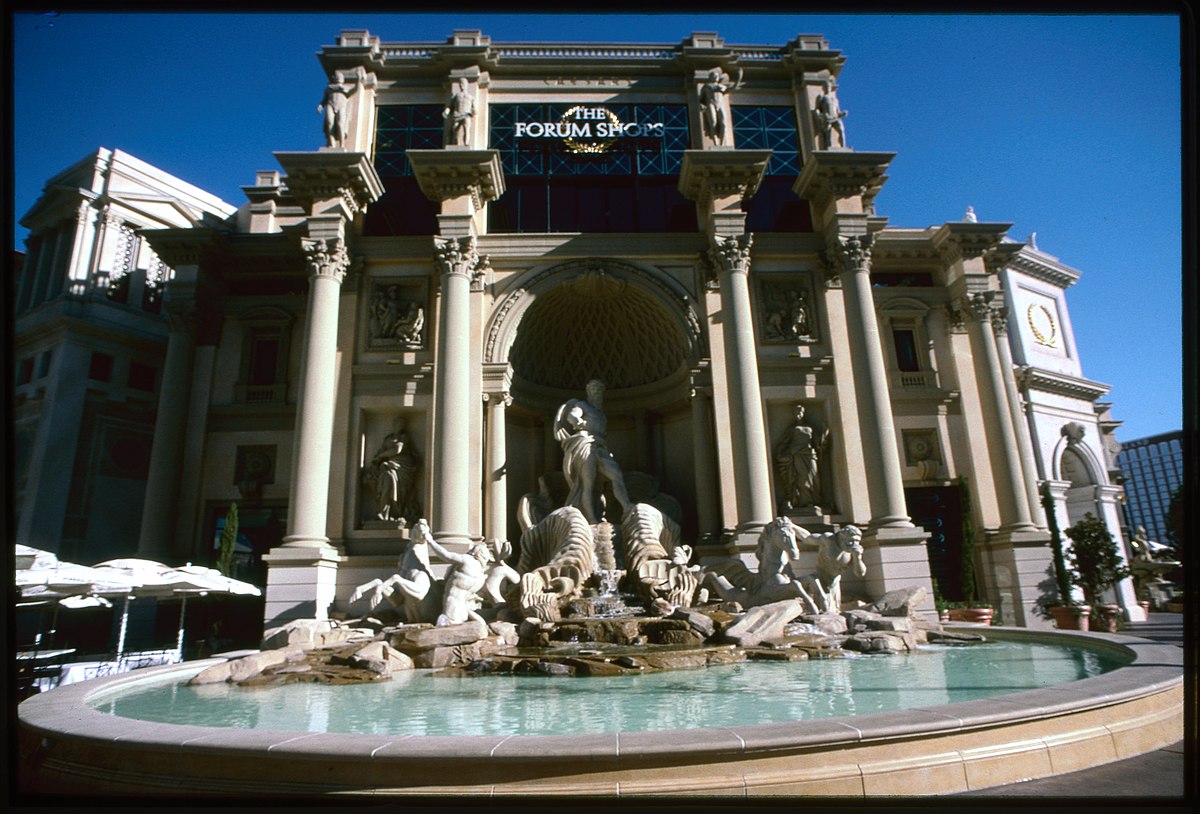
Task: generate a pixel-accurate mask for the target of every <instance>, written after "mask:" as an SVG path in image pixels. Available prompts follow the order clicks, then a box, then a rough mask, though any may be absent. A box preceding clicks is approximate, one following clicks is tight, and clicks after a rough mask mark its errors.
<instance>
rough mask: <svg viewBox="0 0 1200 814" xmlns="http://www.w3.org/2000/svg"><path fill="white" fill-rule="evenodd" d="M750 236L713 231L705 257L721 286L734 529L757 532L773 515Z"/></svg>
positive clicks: (751, 239)
mask: <svg viewBox="0 0 1200 814" xmlns="http://www.w3.org/2000/svg"><path fill="white" fill-rule="evenodd" d="M752 243H753V236H752V235H749V234H741V235H714V237H713V239H712V247H711V248H710V249H709V257H710V258H711V260H712V262H713V264H714V265H715V266H716V267H717V269H718V273H719V279H720V286H721V289H720V290H721V312H722V313H723V314H724V317H725V320H724V326H723V329H722V331H721V336H722V342H723V344H724V348H725V379H726V389H727V394H728V397H729V423H730V439H729V440H730V448H731V449H732V451H733V467H734V475H733V478H734V484H733V485H734V494H735V495H736V499H737V520H738V524H737V531H738V533H739V534H745V533H757V532H759V531H761V530H762V529H763V527H764V526H766V524H767V523H769V522H770V520H771V481H770V462H769V461H768V459H767V435H766V430H765V428H764V424H763V412H762V395H761V392H762V389H761V388H760V387H759V383H758V353H757V351H756V349H755V344H754V318H753V315H752V313H751V310H750V284H749V279H748V278H749V274H750V246H751V244H752Z"/></svg>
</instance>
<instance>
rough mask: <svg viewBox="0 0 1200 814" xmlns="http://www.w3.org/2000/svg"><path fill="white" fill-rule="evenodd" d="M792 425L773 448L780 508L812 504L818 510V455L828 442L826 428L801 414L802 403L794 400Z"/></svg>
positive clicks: (800, 507) (802, 409) (787, 508)
mask: <svg viewBox="0 0 1200 814" xmlns="http://www.w3.org/2000/svg"><path fill="white" fill-rule="evenodd" d="M794 415H795V418H794V420H793V422H792V426H791V427H789V428H788V431H787V433H786V434H785V435H784V436H783V439H782V440H781V441H780V442H779V445H778V446H777V447H776V448H775V466H776V471H777V472H778V475H779V489H780V492H781V493H782V498H781V499H780V507H781V508H780V510H781V511H784V512H788V511H793V510H796V509H806V508H811V509H813V510H814V511H815V513H817V514H820V511H821V510H820V506H819V505H818V504H819V503H820V500H821V478H820V456H821V451H822V448H823V447H824V446H825V445H826V444H827V443H828V442H829V430H828V429H824V430H818V429H817V428H816V427H814V426H813V425H812V424H811V423H810V422H809V421H807V420H806V419H805V417H804V405H802V404H797V405H796V408H795V414H794Z"/></svg>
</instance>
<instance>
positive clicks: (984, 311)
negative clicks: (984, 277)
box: [961, 291, 1007, 328]
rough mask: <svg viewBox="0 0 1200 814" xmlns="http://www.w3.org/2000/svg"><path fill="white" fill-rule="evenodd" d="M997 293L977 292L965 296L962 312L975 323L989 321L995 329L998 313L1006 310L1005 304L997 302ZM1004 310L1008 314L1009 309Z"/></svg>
mask: <svg viewBox="0 0 1200 814" xmlns="http://www.w3.org/2000/svg"><path fill="white" fill-rule="evenodd" d="M997 293H998V292H996V291H975V292H970V293H967V294H964V295H963V297H962V308H961V310H962V311H963V312H964V313H965V314H967V315H968V316H970V317H971V319H972V320H974V321H975V322H984V321H989V322H991V323H992V326H993V328H994V327H995V324H996V319H997V318H996V315H997V313H998V312H999V311H1000V310H1001V309H1004V304H1003V303H1001V302H997V301H996V296H997ZM1004 310H1005V312H1007V309H1004ZM1001 319H1003V317H1001Z"/></svg>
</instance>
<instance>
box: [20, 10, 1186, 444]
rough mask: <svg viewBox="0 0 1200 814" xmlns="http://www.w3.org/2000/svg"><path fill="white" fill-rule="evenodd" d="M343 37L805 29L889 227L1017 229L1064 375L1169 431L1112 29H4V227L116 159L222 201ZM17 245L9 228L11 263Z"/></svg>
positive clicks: (1163, 225)
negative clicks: (832, 74)
mask: <svg viewBox="0 0 1200 814" xmlns="http://www.w3.org/2000/svg"><path fill="white" fill-rule="evenodd" d="M347 28H366V29H368V30H370V31H371V32H372V33H373V34H377V35H379V36H380V37H382V38H383V39H384V40H385V41H426V42H442V41H444V40H445V38H446V37H447V36H448V35H449V34H450V32H451V31H452V30H454V29H455V28H478V29H481V30H482V31H483V32H484V33H485V34H488V35H490V36H491V37H492V38H493V40H497V41H499V40H507V41H553V40H557V41H584V40H590V41H609V42H667V43H676V42H679V41H680V40H682V39H683V38H684V37H686V36H687V35H688V34H689V33H691V32H693V31H717V32H718V33H720V34H721V36H723V37H724V38H725V41H726V42H728V43H731V44H738V45H757V44H768V45H778V44H782V43H785V42H787V41H788V40H790V39H792V38H793V37H795V36H796V35H797V34H801V33H804V34H810V33H815V34H823V35H824V36H825V37H826V38H827V39H828V40H829V42H830V45H831V47H833V48H838V49H841V50H842V51H843V53H844V55H845V56H846V58H847V62H846V67H845V69H844V70H843V72H842V75H841V77H840V87H839V92H838V97H839V100H840V101H841V105H842V107H843V108H844V109H846V110H848V111H849V116H848V117H847V119H846V130H847V136H848V142H849V144H850V146H851V147H853V148H855V149H858V150H883V151H894V152H896V153H897V156H896V158H895V160H894V161H893V162H892V165H891V168H890V170H889V173H888V174H889V177H890V180H889V181H888V183H887V185H886V186H885V187H884V189H883V191H882V193H880V195H879V197H878V199H877V201H876V207H877V211H878V213H879V214H880V215H883V216H886V217H888V218H889V219H890V220H889V222H890V223H891V224H892V225H893V226H914V227H923V226H928V225H931V224H938V223H942V222H944V221H948V220H959V219H961V217H962V214H963V211H964V209H965V208H966V206H967V205H971V206H973V207H974V208H975V210H976V212H977V213H978V215H979V218H980V220H989V221H1003V222H1011V223H1012V224H1013V226H1012V229H1011V230H1010V234H1011V235H1012V236H1013V237H1014V238H1016V239H1018V240H1023V239H1025V238H1026V237H1027V236H1028V235H1029V233H1030V232H1033V231H1036V232H1037V234H1038V238H1037V239H1038V245H1039V247H1040V248H1041V249H1042V250H1044V251H1047V252H1049V253H1051V254H1054V255H1056V256H1058V257H1059V258H1060V259H1061V260H1062V261H1063V262H1065V263H1067V264H1068V265H1071V266H1073V267H1075V268H1077V269H1080V270H1081V271H1082V272H1083V277H1082V278H1081V280H1080V281H1079V283H1077V284H1076V285H1075V286H1074V287H1073V288H1072V289H1071V290H1070V292H1069V294H1068V302H1069V307H1070V311H1071V319H1072V322H1073V325H1074V330H1075V335H1076V341H1077V343H1078V346H1079V348H1080V356H1081V359H1082V362H1083V368H1084V373H1085V375H1086V376H1088V377H1089V378H1091V379H1095V380H1099V381H1102V382H1105V383H1108V384H1111V385H1112V386H1113V390H1112V392H1111V393H1110V394H1109V396H1108V397H1107V400H1110V401H1112V402H1113V403H1114V409H1113V414H1114V418H1116V419H1117V420H1119V421H1123V422H1124V425H1123V426H1122V427H1121V428H1120V429H1119V430H1118V431H1117V437H1118V438H1119V439H1123V440H1131V439H1134V438H1139V437H1143V436H1146V435H1152V434H1156V433H1160V432H1167V431H1170V430H1174V429H1178V428H1179V427H1181V426H1182V407H1181V404H1182V385H1181V366H1182V361H1181V358H1182V357H1181V345H1182V342H1181V312H1182V304H1181V294H1180V282H1181V250H1180V247H1181V222H1180V204H1181V201H1180V194H1181V187H1180V156H1181V142H1180V124H1181V119H1180V116H1181V113H1180V69H1179V23H1178V19H1177V18H1176V17H1174V16H1153V15H1145V16H1130V15H1068V16H1055V15H1041V16H1019V15H987V16H963V15H912V14H905V15H862V14H856V15H817V14H738V15H721V14H695V15H682V14H680V15H676V14H639V15H617V14H609V15H601V14H584V15H579V14H575V15H573V14H559V15H542V14H515V13H507V14H474V13H468V12H464V13H458V14H355V13H336V14H324V13H322V14H316V13H310V14H233V15H230V14H187V13H171V14H155V15H152V14H132V15H131V14H115V13H100V14H80V13H75V12H63V13H62V14H59V15H58V16H53V17H52V16H46V15H34V14H29V15H25V14H18V15H16V16H15V17H14V19H13V38H14V50H13V64H14V68H13V82H14V93H13V112H14V129H13V136H14V150H15V156H14V166H13V170H14V189H13V191H14V196H15V202H14V203H15V213H16V215H17V217H20V215H22V214H24V213H25V212H26V211H27V210H28V209H29V207H30V206H32V205H33V203H34V202H35V201H36V200H37V196H38V195H39V194H40V192H41V188H42V184H43V182H44V181H45V180H46V179H47V178H49V177H50V176H52V175H54V174H55V173H57V172H59V171H60V170H62V169H64V168H65V167H66V166H68V165H69V164H71V163H73V162H75V161H77V160H79V159H80V158H83V157H84V156H86V155H87V154H88V153H90V152H92V151H94V150H95V149H96V148H98V147H101V146H103V147H109V148H120V149H122V150H125V151H126V152H129V153H131V154H133V155H135V156H137V157H138V158H141V159H143V160H145V161H148V162H150V163H151V164H154V165H156V166H158V167H160V168H162V169H164V170H166V171H167V172H170V173H172V174H174V175H177V176H179V177H180V178H182V179H184V180H186V181H188V182H190V183H193V184H195V185H197V186H199V187H201V188H203V189H206V190H208V191H209V192H212V193H213V194H215V195H218V196H219V197H221V198H223V199H225V200H226V201H228V202H229V203H231V204H234V205H241V204H242V203H244V201H245V197H244V196H243V195H242V193H241V189H240V188H241V187H242V186H243V185H248V184H252V183H253V181H254V172H255V171H256V170H265V169H278V168H279V167H278V164H277V163H276V162H275V159H274V157H273V156H272V152H273V151H275V150H312V149H316V148H317V147H319V146H321V145H322V144H323V138H322V135H321V117H320V115H319V114H318V113H317V111H316V106H317V103H318V102H319V101H320V99H321V93H322V91H323V89H324V85H325V82H326V79H325V77H324V75H323V74H322V71H321V68H320V66H319V64H318V62H317V59H316V52H317V51H318V50H319V49H320V48H321V46H323V45H328V44H332V43H333V42H334V40H335V38H336V36H337V33H338V32H339V31H340V30H342V29H347ZM24 237H25V230H24V229H22V228H21V227H20V226H19V225H17V226H16V227H15V228H14V238H15V240H16V245H17V246H18V247H20V246H22V245H23V240H24Z"/></svg>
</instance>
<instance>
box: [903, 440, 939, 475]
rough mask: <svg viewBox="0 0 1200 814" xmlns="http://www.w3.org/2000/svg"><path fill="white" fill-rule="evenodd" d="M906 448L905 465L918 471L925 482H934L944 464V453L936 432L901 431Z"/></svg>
mask: <svg viewBox="0 0 1200 814" xmlns="http://www.w3.org/2000/svg"><path fill="white" fill-rule="evenodd" d="M901 439H902V441H903V447H904V465H905V466H913V467H916V469H917V476H918V477H919V478H920V479H921V480H923V481H928V480H934V479H936V478H937V476H938V472H939V470H940V469H941V464H942V452H941V448H940V445H939V443H938V437H937V431H936V430H932V429H929V430H901Z"/></svg>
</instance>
